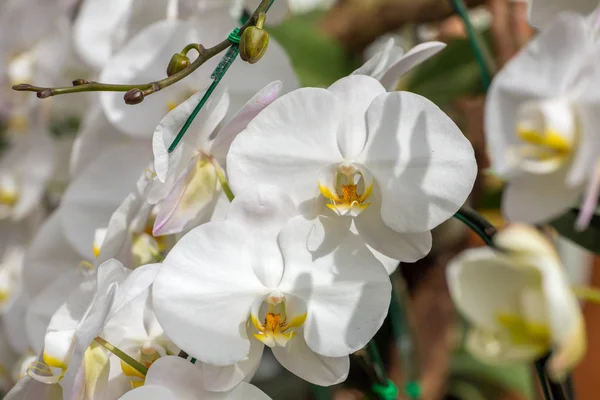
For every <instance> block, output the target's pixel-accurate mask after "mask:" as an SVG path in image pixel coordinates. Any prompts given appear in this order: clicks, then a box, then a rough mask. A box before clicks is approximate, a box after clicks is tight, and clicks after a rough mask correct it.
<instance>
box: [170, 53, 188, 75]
mask: <svg viewBox="0 0 600 400" xmlns="http://www.w3.org/2000/svg"><path fill="white" fill-rule="evenodd" d="M189 65H190V59H189V58H188V57H187V56H186V55H183V54H181V53H176V54H173V57H171V61H169V66H168V67H167V76H172V75H175V74H176V73H178V72H180V71H183V70H184V69H186V68H187V67H189Z"/></svg>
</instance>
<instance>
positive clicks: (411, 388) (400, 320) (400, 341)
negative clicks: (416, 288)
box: [389, 273, 420, 399]
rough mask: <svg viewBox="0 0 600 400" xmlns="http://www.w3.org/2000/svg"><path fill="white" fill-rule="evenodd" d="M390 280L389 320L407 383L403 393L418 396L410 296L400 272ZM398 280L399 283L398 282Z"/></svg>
mask: <svg viewBox="0 0 600 400" xmlns="http://www.w3.org/2000/svg"><path fill="white" fill-rule="evenodd" d="M391 280H392V301H391V303H390V311H389V316H390V321H391V324H392V331H393V333H394V340H395V342H396V349H397V351H398V353H399V354H400V358H401V362H402V365H403V366H404V369H405V371H406V378H407V384H406V385H405V393H406V394H407V395H408V396H409V397H410V398H412V399H418V398H419V397H420V386H419V384H418V380H419V377H420V365H419V357H418V353H417V346H416V343H415V341H414V337H415V334H414V332H413V330H412V326H411V322H410V314H409V308H408V307H409V304H410V298H409V296H408V293H407V292H406V285H405V283H404V280H403V278H402V277H401V276H400V274H397V273H396V274H394V275H392V277H391ZM398 281H400V282H401V284H398Z"/></svg>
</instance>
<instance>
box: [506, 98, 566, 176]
mask: <svg viewBox="0 0 600 400" xmlns="http://www.w3.org/2000/svg"><path fill="white" fill-rule="evenodd" d="M517 138H518V139H519V145H518V146H517V149H516V158H517V160H518V162H519V164H520V166H521V168H523V169H524V170H525V171H527V172H530V173H534V174H547V173H551V172H554V171H556V170H557V169H558V168H560V167H561V166H562V165H563V164H564V163H565V162H566V161H567V160H568V159H569V158H570V156H571V154H572V151H573V146H574V145H575V143H576V139H577V119H576V116H575V112H574V110H573V108H572V106H571V104H569V103H568V102H567V101H564V100H562V99H553V100H546V101H536V102H527V103H525V104H524V105H523V106H521V109H520V110H519V117H518V122H517Z"/></svg>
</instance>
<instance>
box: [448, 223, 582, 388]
mask: <svg viewBox="0 0 600 400" xmlns="http://www.w3.org/2000/svg"><path fill="white" fill-rule="evenodd" d="M494 243H495V244H496V246H498V248H499V251H495V250H492V249H489V248H480V249H472V250H467V251H465V252H463V253H462V254H461V255H459V256H458V257H456V258H455V259H454V260H453V261H451V262H450V264H449V265H448V270H447V274H448V285H449V288H450V293H451V295H452V298H453V300H454V303H455V304H456V307H457V308H458V310H459V311H460V312H461V314H462V315H463V316H464V317H465V318H467V320H468V321H469V322H470V323H471V325H472V326H471V330H470V332H469V333H468V338H467V347H468V349H469V350H470V351H471V352H472V353H473V354H474V355H475V356H477V357H479V358H481V359H482V360H484V361H487V362H491V363H503V362H508V363H510V362H532V361H534V360H535V359H537V358H540V357H542V356H544V355H545V354H547V353H549V352H550V351H552V352H553V353H552V356H551V358H550V360H549V363H548V364H547V368H548V372H549V374H550V377H551V378H552V379H554V380H562V379H564V378H566V376H567V374H568V372H569V371H570V370H571V369H573V368H574V367H575V366H576V365H577V363H578V362H579V361H580V360H581V358H582V357H583V355H584V353H585V350H586V338H585V328H584V321H583V316H582V314H581V310H580V308H579V304H578V302H577V299H576V298H575V297H574V295H573V294H572V293H571V289H570V287H569V282H568V280H567V277H566V275H565V271H564V270H563V268H562V265H561V263H560V260H559V258H558V254H557V253H556V250H555V249H554V247H553V246H552V244H551V243H550V242H549V241H548V240H547V239H546V238H545V237H544V236H543V235H542V234H541V233H540V232H538V231H536V230H535V229H534V228H533V227H529V226H526V225H518V224H513V225H510V226H509V227H508V228H506V229H505V230H503V231H502V232H500V233H498V234H497V236H496V237H495V238H494Z"/></svg>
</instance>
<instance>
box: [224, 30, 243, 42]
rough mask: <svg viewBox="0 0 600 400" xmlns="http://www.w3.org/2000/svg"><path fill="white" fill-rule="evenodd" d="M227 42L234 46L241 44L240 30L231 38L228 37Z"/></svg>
mask: <svg viewBox="0 0 600 400" xmlns="http://www.w3.org/2000/svg"><path fill="white" fill-rule="evenodd" d="M227 40H229V41H230V42H231V43H234V44H240V28H235V29H234V30H233V31H231V33H230V34H229V36H227Z"/></svg>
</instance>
